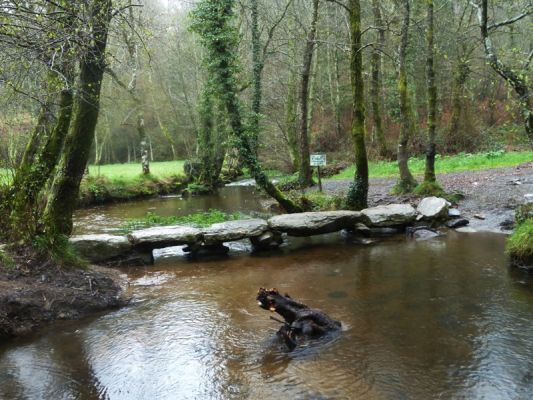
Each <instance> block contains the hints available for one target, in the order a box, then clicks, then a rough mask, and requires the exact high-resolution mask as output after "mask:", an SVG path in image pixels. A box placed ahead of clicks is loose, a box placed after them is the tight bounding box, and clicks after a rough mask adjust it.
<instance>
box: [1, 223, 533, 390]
mask: <svg viewBox="0 0 533 400" xmlns="http://www.w3.org/2000/svg"><path fill="white" fill-rule="evenodd" d="M504 241H505V237H504V236H502V235H497V234H489V233H486V234H483V233H478V234H464V233H463V234H461V233H456V232H449V233H448V234H447V235H446V236H444V237H440V238H436V239H432V240H427V241H413V240H407V239H405V238H404V237H401V238H395V239H390V240H384V241H382V242H379V243H374V244H370V245H361V244H356V243H352V242H350V241H345V240H343V239H342V238H341V236H340V235H339V234H331V235H323V236H320V237H315V238H312V239H294V238H289V244H288V245H287V246H285V247H284V248H282V249H281V250H280V251H278V252H273V253H270V254H262V255H250V254H248V253H246V252H239V251H232V252H230V256H229V257H228V258H223V259H212V260H204V261H187V260H185V259H183V258H178V259H171V260H170V261H169V260H166V261H164V262H160V263H159V264H156V265H154V266H149V267H136V268H124V269H122V272H123V273H124V274H127V276H128V277H129V279H130V282H131V287H130V291H131V294H132V296H133V299H132V302H131V304H130V305H129V306H127V307H125V308H123V309H120V310H116V311H112V312H108V313H103V314H101V315H97V316H95V317H93V318H90V319H85V320H82V321H71V322H62V323H56V324H54V325H53V326H50V327H48V328H47V330H45V331H44V333H43V332H41V334H40V335H39V336H36V337H33V338H27V339H24V340H15V341H12V342H9V343H7V344H0V399H54V400H55V399H265V398H274V399H369V400H372V399H421V400H427V399H524V400H525V399H531V398H533V277H532V276H530V275H527V274H524V273H522V272H520V271H517V270H514V269H510V268H509V267H508V264H507V261H508V260H507V259H506V257H505V256H504ZM259 287H277V288H278V289H279V290H280V291H282V292H288V293H289V294H290V295H291V296H292V297H293V298H295V299H297V300H299V301H301V302H304V303H306V304H308V305H310V306H312V307H316V308H320V309H322V310H323V311H325V312H327V313H328V314H329V315H330V316H331V317H333V318H335V319H338V320H340V321H342V324H343V331H342V332H341V334H340V335H338V336H336V337H332V338H329V339H327V340H323V341H318V342H314V343H310V344H308V345H305V346H302V347H300V348H297V349H296V350H295V351H293V352H287V351H286V350H285V349H284V348H283V347H282V346H281V345H280V343H279V342H278V341H277V340H276V335H275V332H276V330H277V329H278V327H279V324H278V323H277V322H275V321H273V320H271V319H269V316H270V315H271V314H270V313H269V312H268V311H265V310H262V309H260V308H259V307H258V306H257V303H256V301H255V296H256V293H257V290H258V288H259Z"/></svg>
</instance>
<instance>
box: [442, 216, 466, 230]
mask: <svg viewBox="0 0 533 400" xmlns="http://www.w3.org/2000/svg"><path fill="white" fill-rule="evenodd" d="M469 223H470V221H469V220H467V219H466V218H454V219H451V220H449V221H448V222H446V226H447V227H448V228H451V229H457V228H461V227H462V226H466V225H468V224H469Z"/></svg>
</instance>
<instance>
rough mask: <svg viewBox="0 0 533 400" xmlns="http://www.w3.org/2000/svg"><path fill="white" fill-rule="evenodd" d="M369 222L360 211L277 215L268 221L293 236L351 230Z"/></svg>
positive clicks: (270, 224)
mask: <svg viewBox="0 0 533 400" xmlns="http://www.w3.org/2000/svg"><path fill="white" fill-rule="evenodd" d="M367 221H368V219H367V218H366V217H365V216H364V215H363V214H362V213H361V212H359V211H319V212H304V213H296V214H284V215H277V216H275V217H272V218H270V219H269V220H268V225H269V227H270V229H272V230H274V231H279V232H285V233H287V234H288V235H291V236H312V235H320V234H323V233H331V232H337V231H340V230H342V229H350V228H353V227H354V226H355V224H357V223H358V222H363V223H366V222H367Z"/></svg>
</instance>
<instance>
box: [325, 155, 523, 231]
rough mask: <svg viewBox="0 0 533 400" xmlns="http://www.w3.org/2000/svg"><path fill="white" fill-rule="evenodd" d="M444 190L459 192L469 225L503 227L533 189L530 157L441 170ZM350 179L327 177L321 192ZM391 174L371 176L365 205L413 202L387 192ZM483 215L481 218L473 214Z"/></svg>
mask: <svg viewBox="0 0 533 400" xmlns="http://www.w3.org/2000/svg"><path fill="white" fill-rule="evenodd" d="M437 179H438V181H439V183H440V184H441V186H442V187H443V188H444V190H445V191H446V192H460V193H463V194H464V196H465V198H464V199H463V200H461V201H460V202H459V203H458V208H459V210H460V211H461V213H462V215H463V216H464V217H465V218H467V219H469V220H470V226H471V227H472V228H474V229H476V230H482V231H496V232H502V231H504V232H505V231H507V230H506V229H502V226H501V224H502V223H504V224H505V223H506V221H511V220H512V219H513V217H514V209H515V208H516V206H517V205H519V204H522V203H523V201H524V195H525V194H527V193H533V161H532V162H529V163H524V164H521V165H519V166H517V167H511V168H497V169H490V170H483V171H466V172H457V173H450V174H443V175H439V176H438V177H437ZM350 183H351V181H350V180H327V181H324V182H323V187H324V191H325V192H330V193H335V194H344V193H346V191H347V189H348V187H349V185H350ZM395 183H396V179H395V178H376V179H371V181H370V188H369V194H368V202H369V206H376V205H380V204H390V203H397V202H400V203H404V202H411V203H413V204H416V203H417V199H416V198H415V197H413V196H395V195H391V194H390V192H391V189H392V187H393V186H394V184H395ZM474 215H480V216H484V217H485V219H478V218H475V217H474Z"/></svg>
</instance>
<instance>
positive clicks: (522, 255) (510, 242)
mask: <svg viewBox="0 0 533 400" xmlns="http://www.w3.org/2000/svg"><path fill="white" fill-rule="evenodd" d="M506 252H507V254H508V255H509V256H511V258H512V259H513V260H514V261H515V262H518V263H523V264H527V263H531V262H533V219H528V220H526V221H525V222H523V223H522V224H520V225H518V226H517V227H516V229H515V231H514V232H513V234H512V235H511V236H510V237H509V239H507V244H506Z"/></svg>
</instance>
